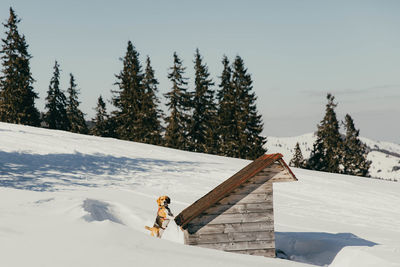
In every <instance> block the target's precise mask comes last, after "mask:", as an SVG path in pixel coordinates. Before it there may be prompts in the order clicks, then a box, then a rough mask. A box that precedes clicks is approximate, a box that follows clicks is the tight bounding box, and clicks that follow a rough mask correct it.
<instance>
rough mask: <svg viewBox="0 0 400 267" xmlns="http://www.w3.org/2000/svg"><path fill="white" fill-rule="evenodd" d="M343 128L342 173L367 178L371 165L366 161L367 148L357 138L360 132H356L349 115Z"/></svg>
mask: <svg viewBox="0 0 400 267" xmlns="http://www.w3.org/2000/svg"><path fill="white" fill-rule="evenodd" d="M344 127H345V129H346V137H345V140H344V144H343V156H342V164H343V171H342V173H344V174H350V175H356V176H364V177H367V176H368V169H369V167H370V165H371V161H368V160H367V155H368V151H367V146H366V145H365V144H364V143H362V142H361V141H360V139H359V138H358V136H359V133H360V130H356V128H355V126H354V122H353V119H352V118H351V116H350V115H349V114H346V117H345V122H344Z"/></svg>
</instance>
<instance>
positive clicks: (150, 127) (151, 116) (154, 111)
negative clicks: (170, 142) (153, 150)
mask: <svg viewBox="0 0 400 267" xmlns="http://www.w3.org/2000/svg"><path fill="white" fill-rule="evenodd" d="M157 85H158V81H157V79H156V78H155V76H154V70H153V68H152V67H151V62H150V57H147V59H146V69H145V73H144V77H143V86H144V89H145V92H144V93H145V95H144V105H143V108H144V111H143V112H144V115H145V119H144V125H143V128H144V129H143V131H144V132H145V135H144V138H143V141H144V142H145V143H148V144H153V145H159V144H161V143H162V136H161V132H162V130H163V128H162V126H161V120H162V117H163V113H162V110H161V109H159V108H158V106H159V104H160V100H159V99H158V97H157V92H158V88H157Z"/></svg>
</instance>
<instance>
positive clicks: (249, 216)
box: [192, 210, 273, 224]
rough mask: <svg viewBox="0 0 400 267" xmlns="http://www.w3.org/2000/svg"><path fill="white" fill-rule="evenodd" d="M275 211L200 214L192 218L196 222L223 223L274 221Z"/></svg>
mask: <svg viewBox="0 0 400 267" xmlns="http://www.w3.org/2000/svg"><path fill="white" fill-rule="evenodd" d="M272 219H273V212H272V210H271V211H270V212H254V213H234V214H221V215H200V216H198V217H196V218H195V219H193V220H192V222H193V223H194V224H195V223H204V224H221V223H248V222H268V221H272Z"/></svg>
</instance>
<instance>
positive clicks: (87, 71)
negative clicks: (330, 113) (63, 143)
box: [0, 0, 400, 143]
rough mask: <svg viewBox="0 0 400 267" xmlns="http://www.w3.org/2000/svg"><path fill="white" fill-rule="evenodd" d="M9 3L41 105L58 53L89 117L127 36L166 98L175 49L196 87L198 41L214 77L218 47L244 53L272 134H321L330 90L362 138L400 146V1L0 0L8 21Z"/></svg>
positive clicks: (1, 16)
mask: <svg viewBox="0 0 400 267" xmlns="http://www.w3.org/2000/svg"><path fill="white" fill-rule="evenodd" d="M10 6H12V7H13V8H14V10H15V11H16V13H17V15H18V16H19V17H20V18H22V21H21V23H20V24H19V30H20V32H21V33H22V34H24V35H25V37H26V40H27V43H28V44H29V52H30V53H31V54H32V56H33V59H32V60H31V71H32V73H33V77H34V79H35V80H36V82H35V83H34V88H35V91H36V92H37V93H39V96H40V99H38V100H37V102H36V103H37V104H36V105H37V107H38V108H39V110H41V111H43V110H44V99H45V97H46V92H47V89H48V85H49V81H50V78H51V76H52V72H53V69H52V68H53V65H54V61H55V60H58V62H59V63H60V65H61V70H62V72H61V76H62V80H61V87H62V88H63V89H65V90H66V89H67V86H68V79H69V73H70V72H71V73H73V74H74V76H75V78H76V82H77V83H78V87H79V88H80V90H81V94H80V96H79V97H80V101H81V102H82V104H81V109H82V110H83V112H85V113H86V114H87V117H86V118H87V119H90V118H92V117H93V116H94V113H95V112H94V110H93V108H94V107H95V106H96V103H97V98H98V96H99V95H100V94H101V95H102V96H103V98H105V99H107V100H109V99H111V92H110V91H111V90H112V89H116V88H115V87H114V85H113V84H114V82H116V78H115V74H117V73H118V72H119V71H120V70H121V69H122V62H121V61H120V60H119V58H120V57H123V56H124V54H125V51H126V47H127V42H128V40H131V41H132V42H133V44H134V45H135V46H136V49H137V50H138V52H139V53H140V55H141V61H142V63H143V64H144V60H145V57H146V55H149V56H150V58H151V60H152V64H153V68H154V69H155V71H156V78H157V79H158V80H159V82H160V85H159V90H160V94H159V96H160V97H161V96H162V94H163V93H165V92H167V91H168V90H169V89H170V82H169V81H168V79H167V72H168V68H169V67H170V66H171V65H172V55H173V52H174V51H176V52H177V53H178V55H179V56H180V57H181V58H182V59H183V61H184V65H185V66H186V67H187V76H188V77H190V78H191V80H190V86H191V88H193V79H192V78H193V58H194V52H195V49H196V48H199V49H200V53H201V54H202V55H203V57H204V61H205V62H206V63H207V64H208V66H209V71H210V72H211V75H212V77H213V79H214V81H215V82H216V84H218V83H219V82H220V81H219V78H218V76H220V74H221V71H222V64H221V60H222V56H223V55H224V54H226V55H227V56H228V57H229V58H230V59H233V58H234V57H235V56H236V55H240V56H241V57H242V58H243V59H244V62H245V64H246V67H247V68H248V71H249V73H251V74H252V78H253V81H254V91H255V93H256V95H257V96H258V101H257V107H258V110H259V112H260V113H261V114H262V115H263V120H264V134H265V135H267V136H268V135H269V136H294V135H300V134H304V133H308V132H312V131H315V130H316V129H317V124H318V123H319V122H320V121H321V119H322V118H323V115H324V112H325V104H326V94H327V93H328V92H330V93H332V94H333V95H334V96H335V97H336V100H337V102H338V107H337V109H336V111H337V116H338V119H339V120H344V115H345V114H346V113H349V114H350V115H351V116H352V117H353V119H354V121H355V124H356V128H359V129H360V130H361V135H362V136H365V137H369V138H372V139H375V140H380V141H391V142H396V143H400V119H399V118H400V30H399V29H400V1H395V0H394V1H385V0H380V1H378V0H376V1H367V0H365V1H319V0H316V1H305V0H304V1H298V0H293V1H232V0H231V1H222V0H220V1H205V0H204V1H173V0H169V1H132V0H131V1H120V0H113V1H94V0H93V1H82V0H81V1H75V0H70V1H56V0H52V1H41V0H37V1H29V0H25V1H22V0H21V1H19V0H13V1H10V0H2V1H1V2H0V20H1V21H2V22H3V23H4V22H5V21H6V20H7V19H8V16H9V7H10ZM0 37H1V38H4V28H3V27H2V30H1V32H0ZM161 100H162V101H163V102H164V98H163V97H161ZM107 108H108V109H109V110H110V109H111V105H110V104H109V103H107Z"/></svg>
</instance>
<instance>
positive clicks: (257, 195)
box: [175, 154, 297, 257]
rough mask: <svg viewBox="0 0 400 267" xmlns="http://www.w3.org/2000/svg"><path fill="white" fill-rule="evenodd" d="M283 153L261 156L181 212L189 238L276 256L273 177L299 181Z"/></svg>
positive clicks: (188, 241)
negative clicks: (284, 158)
mask: <svg viewBox="0 0 400 267" xmlns="http://www.w3.org/2000/svg"><path fill="white" fill-rule="evenodd" d="M282 157H283V156H282V154H269V155H263V156H261V157H259V158H258V159H256V160H255V161H253V162H252V163H250V164H249V165H247V166H246V167H244V168H243V169H242V170H240V171H239V172H238V173H236V174H235V175H233V176H232V177H231V178H229V179H228V180H226V181H224V182H223V183H221V184H220V185H218V186H217V187H216V188H214V189H213V190H212V191H210V192H209V193H208V194H206V195H205V196H203V197H202V198H200V199H199V200H197V201H196V202H194V203H193V204H192V205H191V206H189V207H187V208H186V209H185V210H183V211H182V212H181V213H180V214H179V215H178V216H176V218H175V222H176V223H177V225H179V226H181V229H182V230H183V231H184V236H185V244H188V245H194V246H200V247H205V248H213V249H219V250H224V251H229V252H236V253H243V254H251V255H261V256H266V257H275V234H274V213H273V195H272V183H273V182H287V181H297V178H296V177H295V175H294V174H293V173H292V171H291V170H290V168H289V167H288V166H287V165H286V163H285V161H284V160H283V159H282Z"/></svg>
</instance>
